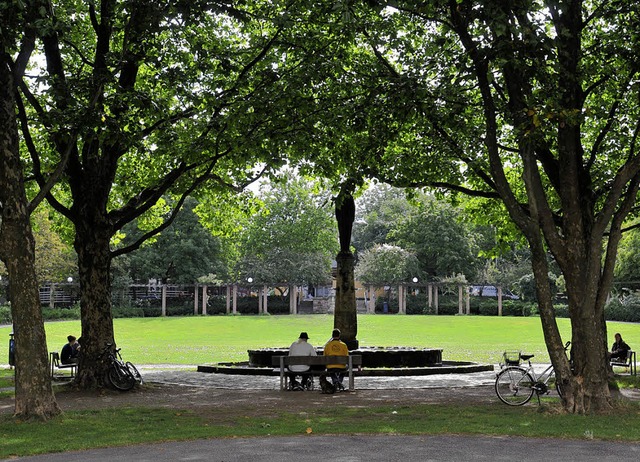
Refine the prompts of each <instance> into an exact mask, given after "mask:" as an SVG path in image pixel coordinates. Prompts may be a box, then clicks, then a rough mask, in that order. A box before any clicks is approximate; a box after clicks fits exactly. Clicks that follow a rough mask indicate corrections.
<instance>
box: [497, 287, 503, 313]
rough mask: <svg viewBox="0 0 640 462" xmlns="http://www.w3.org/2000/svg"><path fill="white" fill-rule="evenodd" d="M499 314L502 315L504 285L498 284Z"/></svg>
mask: <svg viewBox="0 0 640 462" xmlns="http://www.w3.org/2000/svg"><path fill="white" fill-rule="evenodd" d="M498 316H502V286H498Z"/></svg>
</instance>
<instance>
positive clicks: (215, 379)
mask: <svg viewBox="0 0 640 462" xmlns="http://www.w3.org/2000/svg"><path fill="white" fill-rule="evenodd" d="M167 367H169V366H141V367H140V368H139V369H140V373H141V374H142V377H143V379H144V380H145V381H148V382H157V383H165V384H174V385H190V386H196V387H200V386H201V387H207V388H223V389H224V388H232V389H241V388H250V389H254V390H255V389H260V390H278V389H280V378H279V377H277V376H262V375H234V374H209V373H205V372H196V371H195V368H196V366H184V367H182V368H176V367H175V366H174V367H172V368H171V369H167ZM495 379H496V373H495V372H494V371H486V372H474V373H470V374H437V375H421V376H410V375H405V376H400V377H356V379H355V383H356V388H357V389H359V390H367V389H398V388H452V387H473V386H478V385H492V384H493V383H494V381H495ZM345 380H346V379H345Z"/></svg>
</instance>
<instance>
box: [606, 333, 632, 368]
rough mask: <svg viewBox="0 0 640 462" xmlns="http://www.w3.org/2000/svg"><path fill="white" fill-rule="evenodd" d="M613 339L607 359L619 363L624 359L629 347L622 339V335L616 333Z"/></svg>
mask: <svg viewBox="0 0 640 462" xmlns="http://www.w3.org/2000/svg"><path fill="white" fill-rule="evenodd" d="M615 339H616V341H615V342H613V345H611V353H609V359H611V360H612V361H615V362H619V363H621V362H624V361H626V359H627V353H628V352H629V350H630V349H631V348H629V345H627V344H626V343H625V341H624V340H622V335H620V334H616V335H615Z"/></svg>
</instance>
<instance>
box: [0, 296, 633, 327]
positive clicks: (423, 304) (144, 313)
mask: <svg viewBox="0 0 640 462" xmlns="http://www.w3.org/2000/svg"><path fill="white" fill-rule="evenodd" d="M385 303H386V304H387V310H386V312H387V313H390V314H393V313H397V312H398V304H397V300H394V299H391V300H389V301H386V300H383V299H378V300H376V313H385V306H384V305H385ZM267 304H268V311H269V313H270V314H288V313H289V300H288V298H286V297H273V298H269V300H268V301H267ZM226 306H227V305H226V299H225V297H211V298H210V299H209V304H208V306H207V314H208V315H220V314H225V313H226V309H227V308H226ZM469 308H470V311H471V314H472V315H480V316H497V314H498V303H497V300H495V299H477V298H476V299H472V300H471V301H470V304H469ZM555 310H556V316H558V317H560V318H566V317H569V310H568V307H567V305H564V304H558V305H555ZM193 312H194V307H193V301H190V302H189V303H187V302H185V303H182V304H173V305H170V306H167V315H168V316H190V315H193ZM236 312H237V313H238V314H258V301H257V299H256V298H239V299H238V300H237V305H236ZM161 314H162V308H161V307H160V306H157V305H156V304H151V303H146V304H143V305H142V306H133V307H114V308H113V317H114V318H143V317H158V316H160V315H161ZM407 314H411V315H420V314H435V309H434V308H433V307H431V308H429V307H428V306H427V299H426V296H424V295H423V296H420V295H417V296H411V297H407ZM438 314H440V315H455V314H458V298H457V296H442V297H440V299H439V300H438ZM502 315H503V316H537V315H538V307H537V305H535V304H533V303H528V302H524V301H520V300H504V301H503V302H502ZM42 316H43V318H44V320H45V321H54V320H68V319H80V307H79V306H78V305H74V306H72V307H70V308H49V307H43V308H42ZM605 317H606V319H607V320H609V321H625V322H640V297H639V296H635V295H632V296H627V297H624V298H622V299H618V298H612V299H611V300H610V301H609V303H608V304H607V306H606V307H605ZM0 324H11V309H10V307H9V306H0Z"/></svg>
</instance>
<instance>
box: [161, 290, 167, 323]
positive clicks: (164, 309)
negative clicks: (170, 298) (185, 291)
mask: <svg viewBox="0 0 640 462" xmlns="http://www.w3.org/2000/svg"><path fill="white" fill-rule="evenodd" d="M166 315H167V286H166V285H165V284H162V316H166Z"/></svg>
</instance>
